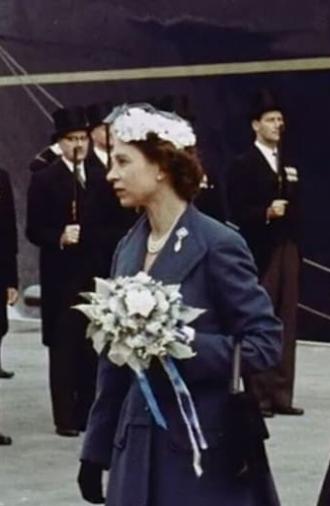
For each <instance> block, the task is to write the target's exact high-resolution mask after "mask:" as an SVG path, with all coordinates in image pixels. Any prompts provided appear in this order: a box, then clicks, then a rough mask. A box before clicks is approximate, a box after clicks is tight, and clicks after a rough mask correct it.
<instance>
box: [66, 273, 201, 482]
mask: <svg viewBox="0 0 330 506" xmlns="http://www.w3.org/2000/svg"><path fill="white" fill-rule="evenodd" d="M179 289H180V285H164V284H163V283H162V282H160V281H156V280H154V279H153V278H151V277H150V276H149V275H148V274H146V273H145V272H139V273H138V274H136V275H135V276H132V277H117V278H115V279H112V280H104V279H100V278H96V291H95V292H88V293H84V294H82V295H83V296H84V297H85V298H86V299H87V300H88V302H89V303H88V304H81V305H78V306H76V309H78V310H80V311H82V312H83V313H84V314H85V315H86V316H87V317H88V319H89V320H90V323H89V325H88V328H87V334H86V336H87V338H91V339H92V340H93V343H94V347H95V349H96V350H97V351H98V352H101V351H102V350H103V349H104V347H105V345H107V356H108V358H109V360H110V361H111V362H113V363H114V364H116V365H118V366H124V365H128V366H129V367H130V368H131V369H133V370H134V372H135V373H136V375H137V378H138V380H139V383H140V386H141V389H142V392H143V394H144V395H145V398H146V400H147V402H148V405H149V407H150V410H151V412H152V414H153V416H154V418H155V420H156V423H157V424H158V425H160V426H161V427H163V428H164V429H166V428H167V424H166V421H165V419H164V417H163V415H162V413H161V412H160V409H159V407H158V403H157V400H156V399H155V397H154V395H153V392H152V388H151V386H150V384H149V381H148V379H147V376H146V375H145V373H144V371H145V370H146V369H148V368H149V366H150V363H151V360H152V358H153V357H155V358H157V359H158V360H159V361H160V363H161V364H162V366H163V367H164V370H165V371H166V373H167V374H168V377H169V379H170V381H171V383H172V386H173V388H174V391H175V394H176V398H177V401H178V404H179V408H180V411H181V414H182V417H183V420H184V422H185V424H186V427H187V431H188V435H189V439H190V441H191V445H192V449H193V454H194V468H195V471H196V474H197V475H198V476H200V475H201V474H202V468H201V465H200V459H201V456H200V449H206V448H207V445H206V442H205V439H204V437H203V434H202V431H201V428H200V424H199V421H198V416H197V413H196V410H195V407H194V404H193V401H192V398H191V396H190V393H189V390H188V388H187V387H186V385H185V383H184V381H183V379H182V378H181V376H180V374H179V372H178V370H177V368H176V365H175V362H174V361H173V359H172V358H175V359H188V358H191V357H193V356H194V355H195V352H194V351H193V349H192V346H191V343H192V342H193V340H194V335H195V331H194V329H193V328H192V327H189V326H188V325H187V324H188V323H190V322H191V321H193V320H194V319H196V318H197V317H198V316H199V315H200V314H202V313H203V312H204V310H203V309H197V308H192V307H189V306H186V305H185V304H183V301H182V294H181V293H180V291H179Z"/></svg>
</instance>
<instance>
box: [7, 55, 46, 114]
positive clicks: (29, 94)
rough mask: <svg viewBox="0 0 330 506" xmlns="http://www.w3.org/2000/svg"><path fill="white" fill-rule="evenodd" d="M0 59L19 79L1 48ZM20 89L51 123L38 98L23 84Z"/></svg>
mask: <svg viewBox="0 0 330 506" xmlns="http://www.w3.org/2000/svg"><path fill="white" fill-rule="evenodd" d="M0 58H1V60H2V61H3V63H4V64H5V65H6V67H7V68H8V69H9V70H10V71H11V73H12V74H13V75H15V76H18V77H19V74H18V73H17V71H16V69H15V67H14V66H13V65H12V64H11V63H10V62H9V61H8V59H7V57H6V55H5V54H3V52H2V50H1V47H0ZM22 87H23V89H24V91H25V92H26V94H27V95H28V96H29V97H30V99H31V100H32V102H34V104H35V105H36V106H37V107H38V109H39V110H40V111H41V112H42V113H43V114H44V116H46V118H47V119H48V120H49V121H51V122H53V118H52V116H51V115H50V114H49V112H48V111H47V109H46V108H45V107H44V106H43V104H42V103H41V102H40V100H38V98H37V97H36V96H35V94H34V93H33V91H32V90H31V89H30V88H28V87H27V86H26V85H25V84H22Z"/></svg>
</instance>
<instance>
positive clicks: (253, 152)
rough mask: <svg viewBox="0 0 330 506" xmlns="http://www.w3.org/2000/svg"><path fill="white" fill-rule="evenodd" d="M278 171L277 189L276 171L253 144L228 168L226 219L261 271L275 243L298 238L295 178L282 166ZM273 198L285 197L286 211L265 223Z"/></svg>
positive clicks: (265, 266) (296, 184) (297, 206)
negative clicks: (248, 248)
mask: <svg viewBox="0 0 330 506" xmlns="http://www.w3.org/2000/svg"><path fill="white" fill-rule="evenodd" d="M281 174H282V177H283V184H282V190H281V191H279V178H278V175H277V174H276V173H275V172H274V171H273V170H272V169H271V167H270V165H269V164H268V162H267V160H266V159H265V157H264V156H263V155H262V153H261V152H260V150H259V149H258V148H257V147H255V146H253V147H252V148H251V149H250V150H249V151H248V152H247V153H245V154H243V155H242V156H240V157H238V158H237V159H236V160H235V161H234V163H233V164H232V166H231V167H230V169H229V171H228V179H227V197H228V205H229V209H230V219H231V221H232V222H233V223H234V224H235V225H237V226H238V227H239V229H240V232H241V234H242V235H243V236H244V237H245V239H246V241H247V243H248V245H249V247H250V248H251V251H252V253H253V255H254V258H255V261H256V264H257V266H258V268H259V271H260V272H261V273H262V272H263V271H264V270H265V269H266V268H267V265H268V262H269V259H270V255H271V253H272V251H273V250H274V248H275V247H276V245H278V244H280V243H282V242H283V241H285V240H287V239H291V240H293V241H295V242H297V241H298V236H299V230H298V225H299V209H298V208H299V205H298V182H290V181H289V180H288V179H287V176H286V172H285V170H284V168H283V167H282V168H281ZM274 199H287V200H288V201H289V205H288V208H287V212H286V214H285V216H284V217H283V218H279V219H276V220H272V221H270V222H269V223H267V221H266V210H267V207H269V205H270V204H271V202H272V201H273V200H274Z"/></svg>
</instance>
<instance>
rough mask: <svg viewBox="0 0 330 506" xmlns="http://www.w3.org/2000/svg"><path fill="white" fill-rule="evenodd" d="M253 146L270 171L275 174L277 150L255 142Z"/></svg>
mask: <svg viewBox="0 0 330 506" xmlns="http://www.w3.org/2000/svg"><path fill="white" fill-rule="evenodd" d="M254 145H255V146H256V147H257V148H258V149H259V151H261V153H262V154H263V156H264V157H265V158H266V160H267V162H268V164H269V165H270V167H271V169H272V170H273V171H274V172H276V174H277V149H276V148H275V149H274V148H269V147H268V146H265V144H262V143H261V142H259V141H255V143H254Z"/></svg>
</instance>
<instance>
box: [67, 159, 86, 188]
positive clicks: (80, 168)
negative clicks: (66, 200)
mask: <svg viewBox="0 0 330 506" xmlns="http://www.w3.org/2000/svg"><path fill="white" fill-rule="evenodd" d="M62 160H63V162H64V163H65V165H66V166H67V168H68V169H69V171H70V172H72V174H73V173H74V170H75V169H74V166H73V163H72V162H70V160H68V159H67V158H65V157H64V156H62ZM76 170H77V176H78V180H79V181H81V182H82V184H85V183H86V171H85V165H84V162H80V163H78V165H77V167H76Z"/></svg>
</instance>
